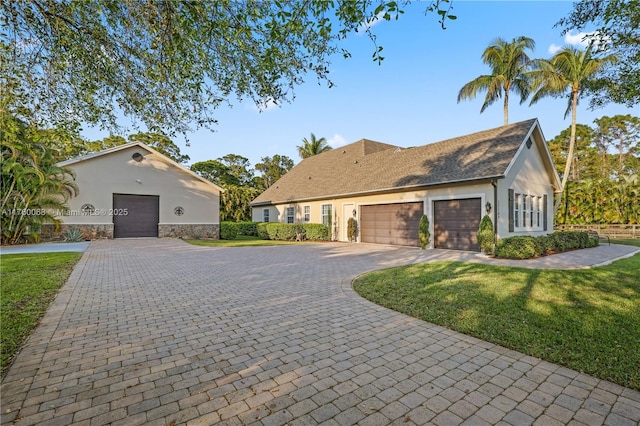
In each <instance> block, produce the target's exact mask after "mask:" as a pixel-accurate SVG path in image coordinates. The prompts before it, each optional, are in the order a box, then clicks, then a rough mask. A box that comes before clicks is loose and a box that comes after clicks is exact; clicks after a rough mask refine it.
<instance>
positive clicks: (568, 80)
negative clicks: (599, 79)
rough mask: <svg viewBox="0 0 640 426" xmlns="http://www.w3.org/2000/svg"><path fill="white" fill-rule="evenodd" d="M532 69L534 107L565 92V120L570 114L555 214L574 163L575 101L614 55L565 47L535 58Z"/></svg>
mask: <svg viewBox="0 0 640 426" xmlns="http://www.w3.org/2000/svg"><path fill="white" fill-rule="evenodd" d="M534 62H535V63H534V65H535V70H534V71H532V72H531V73H530V76H531V78H532V87H533V91H534V94H533V97H532V98H531V104H530V105H533V104H535V103H536V102H538V101H539V100H540V99H542V98H543V97H546V96H554V97H562V96H566V95H567V92H568V95H569V96H568V99H567V100H568V103H567V109H566V110H565V113H564V117H565V118H566V117H567V115H569V112H571V135H570V136H569V151H568V153H567V163H566V165H565V168H564V174H563V175H562V183H561V188H560V189H561V191H560V193H559V194H558V198H557V199H556V203H555V205H554V211H557V210H558V207H559V206H560V202H561V200H562V191H564V188H565V187H566V184H567V180H568V179H569V172H570V171H571V164H572V163H573V151H574V148H575V142H576V110H577V107H578V99H579V98H580V95H581V94H582V91H583V90H584V88H585V84H586V83H587V82H588V81H589V80H591V79H592V78H594V76H595V74H597V73H598V72H599V71H600V70H602V69H603V68H604V67H606V66H607V65H609V64H613V63H616V62H617V57H616V56H615V55H608V56H605V57H602V58H597V57H595V56H593V53H592V46H589V47H588V48H587V49H586V50H578V49H576V48H573V47H565V48H563V49H562V50H560V51H559V52H558V53H556V54H555V55H554V56H553V57H552V58H551V59H550V60H546V59H538V60H536V61H534Z"/></svg>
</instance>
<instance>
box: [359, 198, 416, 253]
mask: <svg viewBox="0 0 640 426" xmlns="http://www.w3.org/2000/svg"><path fill="white" fill-rule="evenodd" d="M422 206H423V204H422V202H417V203H401V204H379V205H375V206H362V207H361V209H360V233H361V241H362V242H365V243H378V244H396V245H402V246H417V245H419V244H418V226H419V225H420V218H421V217H422V212H423V208H422Z"/></svg>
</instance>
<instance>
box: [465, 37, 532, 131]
mask: <svg viewBox="0 0 640 426" xmlns="http://www.w3.org/2000/svg"><path fill="white" fill-rule="evenodd" d="M534 48H535V42H534V41H533V39H530V38H529V37H524V36H520V37H517V38H514V39H513V40H511V42H507V41H506V40H504V39H502V38H496V39H495V40H493V41H492V42H491V44H490V45H489V47H487V48H486V49H485V50H484V52H483V54H482V61H483V62H484V63H485V64H487V65H489V67H491V74H489V75H481V76H480V77H478V78H476V79H475V80H472V81H470V82H469V83H467V84H465V85H464V86H462V89H460V92H459V93H458V103H459V102H460V101H462V100H465V99H475V97H476V95H477V94H478V92H482V91H486V92H487V94H486V96H485V98H484V103H483V104H482V108H481V109H480V113H482V112H484V110H485V109H486V108H487V107H488V106H489V105H491V104H493V103H494V102H495V101H497V100H498V99H499V98H502V97H503V96H504V103H503V112H504V125H505V126H506V125H507V124H509V93H510V92H514V93H515V94H517V95H520V103H523V102H524V101H525V100H526V99H527V98H528V97H529V93H530V84H529V78H528V74H527V72H528V71H529V68H530V66H531V63H532V61H531V59H530V58H529V56H528V55H527V53H526V50H528V49H529V50H533V49H534Z"/></svg>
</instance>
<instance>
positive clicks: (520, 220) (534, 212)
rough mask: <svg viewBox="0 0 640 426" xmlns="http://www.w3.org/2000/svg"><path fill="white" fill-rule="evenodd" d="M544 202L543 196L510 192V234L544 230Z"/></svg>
mask: <svg viewBox="0 0 640 426" xmlns="http://www.w3.org/2000/svg"><path fill="white" fill-rule="evenodd" d="M544 200H545V197H544V196H541V195H533V194H523V193H517V192H515V191H514V190H513V189H510V190H509V208H510V212H509V232H513V231H525V230H542V228H543V227H544V223H543V222H544Z"/></svg>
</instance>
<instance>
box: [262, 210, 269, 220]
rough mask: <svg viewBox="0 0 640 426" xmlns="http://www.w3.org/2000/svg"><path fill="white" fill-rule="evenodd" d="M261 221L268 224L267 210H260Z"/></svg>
mask: <svg viewBox="0 0 640 426" xmlns="http://www.w3.org/2000/svg"><path fill="white" fill-rule="evenodd" d="M262 221H263V222H269V209H264V210H262Z"/></svg>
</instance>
